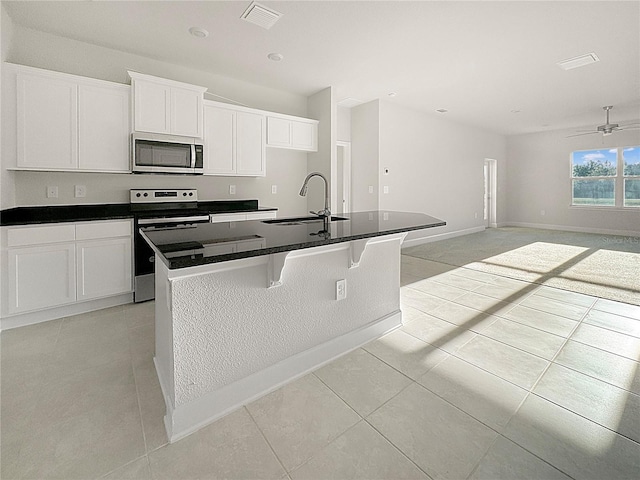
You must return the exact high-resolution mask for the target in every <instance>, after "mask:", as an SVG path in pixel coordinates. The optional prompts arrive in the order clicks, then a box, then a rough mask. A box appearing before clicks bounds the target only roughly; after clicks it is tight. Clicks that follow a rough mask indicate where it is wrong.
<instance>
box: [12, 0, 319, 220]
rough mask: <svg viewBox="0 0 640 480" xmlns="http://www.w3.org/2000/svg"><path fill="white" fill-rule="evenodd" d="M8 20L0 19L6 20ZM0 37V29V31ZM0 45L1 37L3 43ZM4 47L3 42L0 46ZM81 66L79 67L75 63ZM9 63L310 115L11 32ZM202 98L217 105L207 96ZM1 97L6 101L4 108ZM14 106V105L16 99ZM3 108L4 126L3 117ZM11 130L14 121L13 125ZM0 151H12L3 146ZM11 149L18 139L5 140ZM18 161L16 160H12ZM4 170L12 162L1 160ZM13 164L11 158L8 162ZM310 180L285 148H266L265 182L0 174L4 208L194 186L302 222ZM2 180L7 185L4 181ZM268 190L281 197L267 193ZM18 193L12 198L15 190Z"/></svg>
mask: <svg viewBox="0 0 640 480" xmlns="http://www.w3.org/2000/svg"><path fill="white" fill-rule="evenodd" d="M5 17H7V15H5V14H4V12H3V21H6V20H7V18H5ZM3 34H4V29H3ZM3 40H4V38H3ZM3 43H4V42H3ZM79 59H80V60H79ZM5 60H6V61H8V62H11V63H17V64H22V65H29V66H33V67H38V68H44V69H48V70H55V71H61V72H65V73H71V74H76V75H81V76H86V77H92V78H99V79H102V80H110V81H115V82H119V83H130V80H129V78H128V74H127V70H135V71H138V72H143V73H147V74H151V75H157V76H160V77H164V78H170V79H173V80H178V81H183V82H188V83H192V84H195V85H202V86H206V87H208V88H209V91H210V92H213V93H216V94H218V95H222V96H224V97H228V98H232V99H234V100H236V101H238V102H241V103H243V104H245V105H248V106H250V107H254V108H259V109H264V110H269V111H274V112H280V113H286V114H291V115H299V116H307V99H306V97H303V96H299V95H293V94H291V93H288V92H284V91H278V90H274V89H270V88H265V87H262V86H259V85H255V84H250V83H247V82H242V81H238V80H235V79H232V78H228V77H224V76H221V75H215V74H211V73H207V72H203V71H199V70H194V69H190V68H186V67H181V66H177V65H172V64H169V63H166V62H160V61H157V60H154V59H150V58H145V57H141V56H138V55H132V54H129V53H125V52H120V51H117V50H112V49H108V48H103V47H99V46H96V45H91V44H87V43H83V42H78V41H75V40H71V39H67V38H63V37H58V36H55V35H50V34H46V33H42V32H38V31H35V30H31V29H27V28H23V27H19V26H15V25H14V28H13V35H12V37H11V45H10V48H8V51H7V56H6V59H5ZM205 98H212V99H216V100H220V99H218V98H214V97H209V96H206V97H205ZM6 100H7V99H6V98H3V101H6ZM13 101H14V102H15V99H14V100H13ZM5 110H7V109H5V108H3V122H6V121H9V120H11V119H7V118H6V113H5ZM14 123H15V120H14ZM5 140H7V139H6V138H3V147H2V150H3V152H5V153H6V152H7V151H10V152H11V151H15V147H14V148H13V149H12V148H10V145H5ZM8 141H9V142H15V139H13V138H9V139H8ZM13 155H14V156H15V153H13ZM4 157H5V154H4V153H3V167H4V166H6V165H8V164H10V162H11V160H12V159H7V158H4ZM13 162H15V159H13ZM306 174H307V154H306V153H303V152H295V151H290V150H282V149H273V148H268V149H267V176H266V177H263V178H243V177H210V176H206V177H195V176H186V177H185V176H174V175H170V176H169V175H123V174H119V175H117V174H83V173H50V172H15V173H13V172H7V171H6V170H4V168H3V170H2V175H3V181H2V183H3V187H4V186H7V187H8V188H7V191H6V192H5V191H4V189H3V195H2V204H1V208H9V207H12V206H24V205H53V204H75V203H80V202H79V200H81V201H82V203H109V202H128V190H129V189H130V188H138V187H148V188H167V187H195V188H198V190H199V196H200V198H201V199H202V200H219V199H229V198H237V199H246V198H257V199H258V200H259V201H260V204H262V205H265V206H272V207H277V208H278V209H279V212H278V214H279V215H281V216H282V215H299V214H301V213H304V212H305V211H306V201H305V199H303V198H301V197H299V196H298V191H299V189H300V185H301V184H302V180H303V179H304V177H305V175H306ZM5 177H6V179H5ZM76 184H82V185H86V187H87V196H86V197H85V198H84V199H76V198H74V197H73V190H74V185H76ZM231 184H234V185H236V191H237V193H236V195H235V196H231V195H229V193H228V192H229V185H231ZM48 185H56V186H58V189H59V197H58V198H57V199H47V198H46V195H45V193H46V187H47V186H48ZM271 185H277V186H278V193H277V194H275V195H272V194H271ZM13 186H15V191H13V188H12V187H13Z"/></svg>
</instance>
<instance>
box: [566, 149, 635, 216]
mask: <svg viewBox="0 0 640 480" xmlns="http://www.w3.org/2000/svg"><path fill="white" fill-rule="evenodd" d="M571 192H572V195H571V204H572V205H581V206H585V205H591V206H598V207H615V206H624V207H640V147H624V148H607V149H601V150H582V151H578V152H573V153H572V154H571Z"/></svg>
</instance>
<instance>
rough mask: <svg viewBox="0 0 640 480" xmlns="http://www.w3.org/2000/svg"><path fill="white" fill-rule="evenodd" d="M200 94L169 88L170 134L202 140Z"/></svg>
mask: <svg viewBox="0 0 640 480" xmlns="http://www.w3.org/2000/svg"><path fill="white" fill-rule="evenodd" d="M202 105H203V103H202V93H201V92H196V91H193V90H187V89H183V88H176V87H171V134H173V135H184V136H187V137H198V138H202V133H203V132H202V130H203V129H202Z"/></svg>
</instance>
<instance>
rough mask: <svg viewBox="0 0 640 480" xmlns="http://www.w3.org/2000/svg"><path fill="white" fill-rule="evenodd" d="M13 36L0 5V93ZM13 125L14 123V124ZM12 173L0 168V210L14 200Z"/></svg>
mask: <svg viewBox="0 0 640 480" xmlns="http://www.w3.org/2000/svg"><path fill="white" fill-rule="evenodd" d="M12 36H13V23H12V22H11V18H10V17H9V15H7V14H6V12H5V8H4V4H2V3H0V91H2V63H3V62H4V61H5V60H6V59H7V56H8V55H9V49H10V47H11V40H12ZM1 97H2V96H1V95H0V111H2V99H1ZM14 123H15V122H14ZM4 124H5V120H4V118H3V116H0V143H4V138H3V134H4V133H3V132H4V128H5V125H4ZM2 150H3V149H1V148H0V166H1V165H2V157H3V152H2ZM13 177H14V176H13V173H7V172H5V171H4V170H3V169H2V168H0V208H2V207H3V206H4V205H11V204H12V202H13V199H14V198H15V190H14V180H13Z"/></svg>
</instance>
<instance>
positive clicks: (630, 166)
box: [622, 147, 640, 207]
mask: <svg viewBox="0 0 640 480" xmlns="http://www.w3.org/2000/svg"><path fill="white" fill-rule="evenodd" d="M622 160H623V162H624V206H625V207H640V147H627V148H623V149H622Z"/></svg>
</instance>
